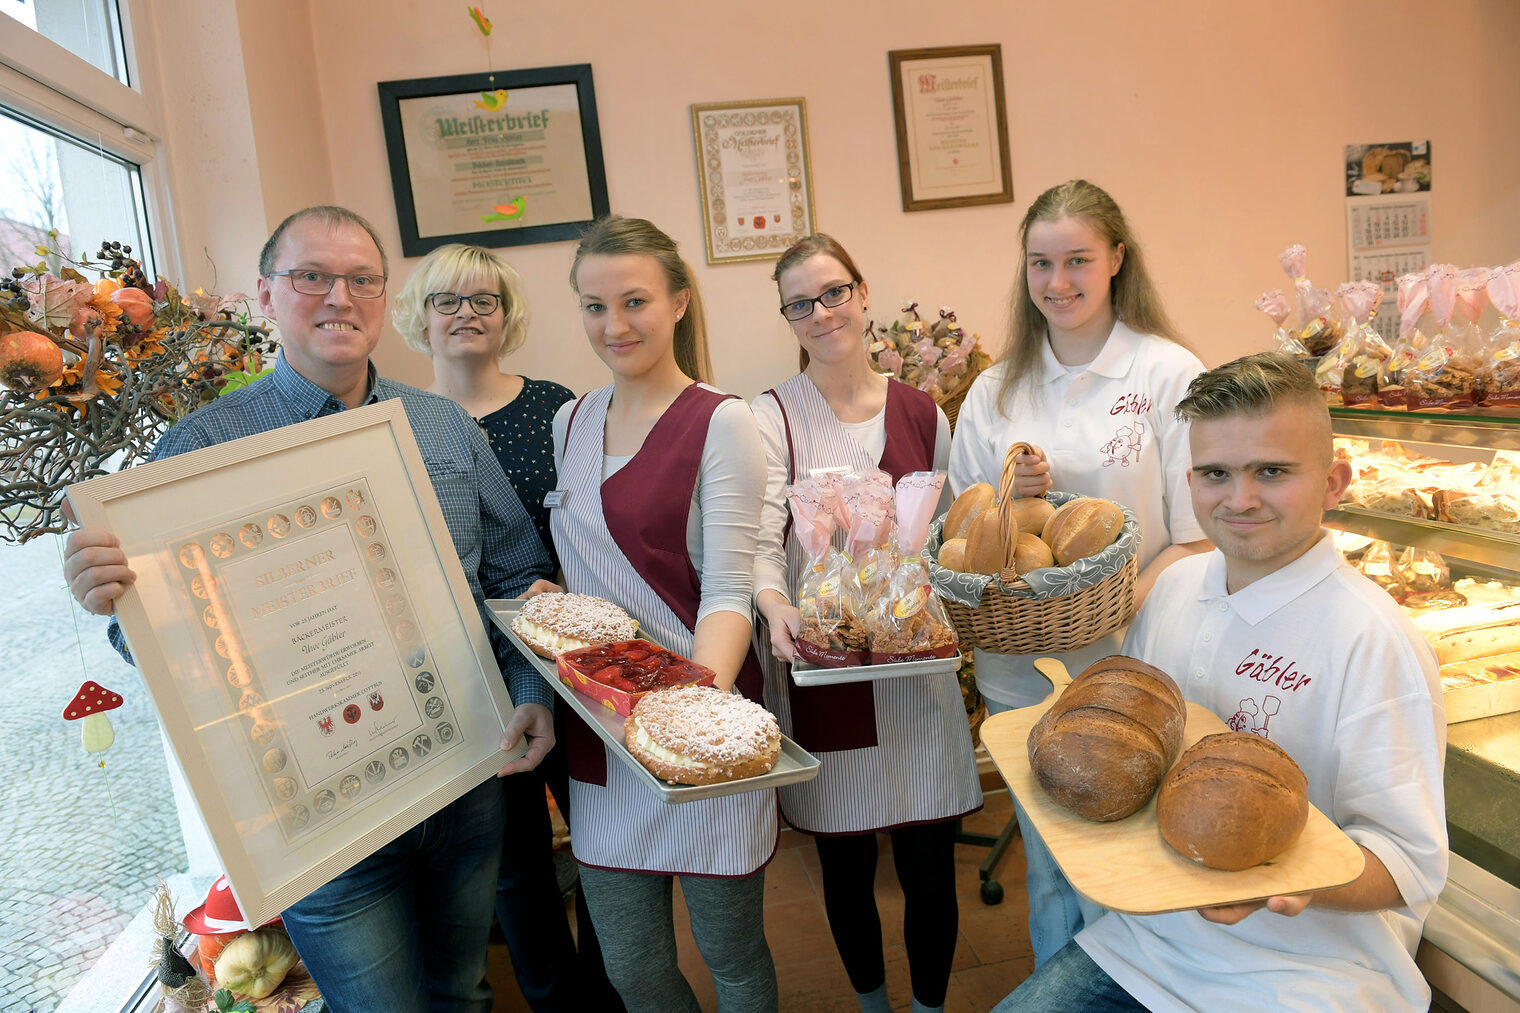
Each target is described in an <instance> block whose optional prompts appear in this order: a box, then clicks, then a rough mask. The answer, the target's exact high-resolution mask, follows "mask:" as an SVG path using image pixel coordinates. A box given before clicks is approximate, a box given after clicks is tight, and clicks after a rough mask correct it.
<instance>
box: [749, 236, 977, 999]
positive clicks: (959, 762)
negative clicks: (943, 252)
mask: <svg viewBox="0 0 1520 1013" xmlns="http://www.w3.org/2000/svg"><path fill="white" fill-rule="evenodd" d="M771 277H772V279H773V280H774V281H775V282H776V286H777V290H778V294H779V295H780V303H781V315H782V316H783V317H784V318H785V319H786V321H787V322H788V323H789V324H790V325H791V328H792V333H793V334H795V335H796V337H797V342H798V344H799V346H800V348H801V356H800V358H801V363H802V367H803V368H802V372H800V373H798V374H797V375H796V376H794V377H792V378H791V379H789V380H786V381H785V382H783V383H780V384H778V385H777V386H776V387H775V388H774V389H773V390H769V391H766V392H765V393H764V394H762V395H760V396H759V397H758V398H756V399H755V403H754V412H755V423H756V425H757V426H758V427H759V429H760V436H761V440H762V441H763V442H764V444H765V450H766V471H767V477H766V488H765V503H764V506H763V508H762V512H761V517H760V543H759V545H758V547H757V549H756V552H755V606H756V609H757V610H758V611H759V612H760V614H761V615H762V616H764V617H765V619H766V621H767V623H768V624H769V630H770V636H769V639H768V640H766V639H765V638H764V637H763V636H757V637H756V641H757V643H756V647H757V649H758V651H759V654H760V656H761V663H762V666H763V667H764V669H765V703H766V706H767V707H769V708H770V709H771V711H773V712H774V713H775V715H776V717H777V720H778V721H779V722H780V724H781V728H782V731H784V732H786V733H787V734H788V735H790V736H792V737H793V738H794V739H796V740H797V742H798V744H800V745H801V746H802V747H803V748H804V749H807V750H809V751H810V752H812V753H813V754H814V755H816V756H817V757H818V758H819V760H820V761H821V765H820V767H819V771H818V776H817V777H816V778H814V779H813V780H811V781H806V782H803V783H801V784H795V785H788V786H786V787H783V788H781V789H779V792H778V793H779V795H780V797H781V812H782V814H783V815H784V816H785V817H786V821H787V823H788V824H789V825H790V826H792V827H793V828H794V829H796V830H800V831H802V832H803V833H807V834H811V835H812V836H813V839H814V843H815V844H816V846H817V848H818V859H819V864H820V866H821V868H822V872H823V901H824V909H825V910H826V912H827V913H828V919H829V928H830V930H831V931H832V932H833V934H834V942H835V945H836V946H837V947H838V948H839V955H840V958H841V959H842V960H843V961H844V966H845V971H846V972H847V973H848V974H849V977H850V984H851V985H852V986H853V987H854V989H855V992H856V994H857V997H858V1000H859V1002H860V1008H861V1009H862V1010H864V1011H867V1013H874V1011H882V1013H885V1011H886V1010H888V1009H890V1008H891V1006H890V1005H889V1003H888V1000H887V994H886V988H887V986H886V964H885V958H884V956H883V950H882V932H881V918H880V916H879V915H878V914H877V910H876V899H875V894H874V892H873V891H874V885H875V878H876V859H877V840H876V835H877V834H878V833H885V834H888V835H889V836H890V837H891V840H892V861H893V864H894V865H895V866H896V870H897V879H898V882H899V883H900V884H901V885H902V890H903V898H904V910H903V942H904V944H905V945H906V948H907V951H908V969H909V973H910V976H911V979H912V983H913V1009H914V1010H936V1009H940V1008H943V1006H944V1002H945V989H946V986H947V985H948V984H949V981H950V962H951V959H952V957H953V956H954V954H955V940H956V932H957V927H958V921H959V908H958V905H957V903H956V896H955V825H956V822H955V821H956V820H957V819H958V818H959V817H961V816H964V815H967V814H968V813H971V812H974V811H975V810H977V809H979V808H981V804H982V792H981V787H980V784H979V782H978V779H977V773H976V761H975V758H974V756H973V754H972V746H971V735H970V730H969V728H968V727H967V724H966V711H965V707H964V705H963V704H962V702H961V693H960V687H959V685H958V683H957V682H956V679H955V676H954V675H953V674H948V673H946V674H942V675H933V676H920V677H916V678H910V679H887V680H877V681H872V682H856V683H846V684H840V685H833V686H815V687H800V686H796V685H793V684H792V681H791V661H792V659H793V651H794V646H793V645H794V638H795V637H796V635H797V632H798V629H799V626H800V615H799V613H798V611H797V608H796V602H795V598H794V596H795V594H796V591H797V587H798V584H799V583H800V581H801V578H802V574H803V572H804V570H805V568H806V566H807V560H806V559H805V554H804V553H803V551H802V547H801V545H800V544H799V540H798V539H797V538H795V537H788V535H789V531H788V528H787V524H786V521H787V502H786V486H787V484H788V483H789V482H794V481H797V480H798V479H801V478H806V477H807V476H808V475H809V474H811V473H812V472H814V471H816V470H820V469H840V468H842V469H845V470H849V471H866V470H870V469H876V468H879V469H881V470H882V471H885V472H887V473H888V474H889V475H891V476H892V478H893V480H894V481H896V480H897V479H898V478H900V477H902V476H903V475H904V474H907V473H909V472H914V471H928V470H933V469H939V470H943V469H944V468H945V466H946V463H947V461H948V460H949V456H950V424H949V423H948V422H947V421H946V419H945V414H944V412H942V411H941V410H940V409H939V406H938V405H936V404H935V403H934V399H933V398H931V397H930V396H929V395H928V394H925V393H924V392H923V391H920V390H917V389H916V388H914V387H911V386H909V385H908V384H905V383H900V382H898V381H896V380H892V379H889V378H888V377H886V376H883V375H881V374H880V373H877V372H876V371H875V370H874V369H873V368H872V365H871V360H870V357H869V355H868V353H867V350H866V346H865V340H864V336H863V335H864V331H865V326H866V299H867V295H868V288H867V286H866V283H865V279H864V278H863V277H862V276H861V274H860V271H859V269H858V268H857V267H856V266H855V261H854V260H853V259H852V258H851V257H850V255H849V254H848V253H847V252H845V249H844V247H843V246H841V245H840V244H839V243H838V242H837V241H836V240H834V239H833V238H831V237H829V236H826V235H821V234H820V235H812V236H808V237H806V238H804V239H802V240H801V241H799V242H798V243H797V244H795V245H794V246H792V248H791V249H789V250H787V251H786V252H785V253H783V254H782V255H781V259H780V260H778V261H777V262H776V270H775V273H774V274H772V276H771ZM843 537H844V532H836V533H835V536H834V544H835V547H836V548H838V547H840V546H841V545H842V543H843ZM760 629H762V630H763V629H764V627H763V626H762V627H760Z"/></svg>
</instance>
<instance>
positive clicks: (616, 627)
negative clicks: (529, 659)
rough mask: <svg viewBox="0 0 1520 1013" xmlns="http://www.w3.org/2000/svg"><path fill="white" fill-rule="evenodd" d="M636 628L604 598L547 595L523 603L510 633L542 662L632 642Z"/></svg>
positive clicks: (629, 618)
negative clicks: (585, 649)
mask: <svg viewBox="0 0 1520 1013" xmlns="http://www.w3.org/2000/svg"><path fill="white" fill-rule="evenodd" d="M638 631H639V624H638V622H637V621H636V620H635V619H633V618H632V617H631V616H629V615H628V613H627V612H624V611H623V610H622V609H621V608H619V607H618V606H616V605H614V604H613V603H612V602H610V601H608V600H607V599H605V598H598V597H596V596H595V595H589V594H567V593H565V592H561V591H550V592H546V593H544V594H538V595H534V596H533V597H532V598H529V599H528V600H527V601H526V602H524V603H523V607H522V610H521V611H520V612H518V613H517V618H516V619H514V620H513V622H512V632H513V633H516V634H517V636H518V637H519V639H521V640H522V642H523V643H525V644H527V645H528V647H529V648H531V649H532V651H533V653H534V654H536V655H538V656H539V657H541V658H551V659H552V658H553V657H554V656H555V655H557V654H559V653H561V652H562V651H574V650H578V649H579V648H582V647H592V646H594V645H597V644H610V643H614V642H616V641H619V640H632V639H633V638H634V636H636V635H637V634H638Z"/></svg>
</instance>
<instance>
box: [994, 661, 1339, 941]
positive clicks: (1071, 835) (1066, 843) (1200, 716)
mask: <svg viewBox="0 0 1520 1013" xmlns="http://www.w3.org/2000/svg"><path fill="white" fill-rule="evenodd" d="M1035 667H1036V668H1038V669H1039V670H1040V671H1041V672H1043V673H1045V676H1046V677H1047V678H1049V679H1050V681H1051V682H1052V683H1054V684H1055V687H1056V692H1055V694H1053V695H1052V696H1051V697H1050V698H1049V699H1047V700H1045V701H1044V702H1042V703H1039V704H1036V705H1035V706H1033V707H1023V708H1020V709H1018V710H1012V711H1005V712H1004V713H1002V714H994V715H992V716H991V717H989V718H988V719H987V720H986V721H985V722H983V724H982V742H984V743H985V744H986V746H987V752H989V753H991V754H992V759H993V760H994V761H995V762H996V763H997V767H998V771H999V772H1000V773H1001V774H1002V775H1003V780H1004V781H1006V782H1007V783H1008V787H1009V789H1010V790H1011V791H1012V792H1013V794H1014V797H1015V798H1017V799H1018V801H1019V804H1020V805H1021V806H1023V807H1024V811H1025V813H1027V814H1028V816H1029V818H1030V819H1031V820H1032V821H1033V822H1034V826H1035V829H1036V830H1037V831H1039V834H1040V836H1041V837H1042V838H1044V840H1045V844H1046V846H1048V847H1049V848H1050V852H1051V854H1052V855H1054V856H1055V860H1056V862H1057V863H1058V864H1059V865H1060V866H1061V871H1062V872H1064V873H1065V874H1066V878H1067V881H1068V882H1070V883H1071V885H1072V888H1073V889H1075V890H1076V891H1077V892H1078V893H1080V894H1081V895H1082V896H1084V897H1086V898H1087V899H1088V900H1090V901H1092V902H1093V903H1094V904H1098V905H1101V906H1102V907H1105V908H1108V909H1109V910H1111V911H1121V912H1124V913H1125V914H1137V915H1145V914H1163V913H1165V912H1168V911H1187V910H1192V909H1193V908H1199V907H1212V906H1215V905H1219V904H1238V903H1243V902H1245V901H1251V900H1260V899H1262V898H1265V897H1274V896H1277V895H1279V894H1291V893H1308V892H1310V891H1314V890H1326V889H1329V888H1331V887H1336V886H1343V885H1345V884H1346V883H1349V882H1351V881H1352V880H1354V879H1356V877H1358V876H1360V875H1361V874H1362V850H1361V848H1359V847H1358V846H1357V845H1356V843H1355V842H1353V841H1352V840H1351V838H1349V837H1347V836H1346V835H1345V834H1344V833H1342V832H1341V829H1340V828H1339V827H1337V826H1336V825H1335V824H1334V823H1331V822H1330V820H1329V819H1327V818H1326V817H1325V815H1324V814H1323V813H1321V812H1320V811H1319V810H1318V809H1316V808H1314V807H1313V806H1312V805H1311V806H1310V807H1309V822H1308V824H1307V825H1306V826H1305V827H1304V832H1303V834H1302V835H1301V836H1300V837H1299V839H1298V840H1297V841H1296V842H1294V844H1293V846H1292V847H1290V848H1289V849H1288V850H1287V851H1284V852H1283V853H1282V854H1281V855H1278V856H1277V857H1276V858H1275V859H1273V860H1272V861H1270V862H1266V863H1264V864H1262V865H1258V866H1256V867H1254V868H1250V869H1244V870H1241V871H1240V872H1226V871H1224V870H1221V869H1210V868H1206V867H1205V866H1202V865H1199V864H1198V863H1196V862H1192V861H1189V860H1188V859H1186V858H1183V857H1182V856H1181V855H1179V854H1178V853H1177V852H1175V851H1173V850H1172V848H1171V846H1170V845H1168V844H1167V843H1166V841H1164V840H1162V838H1161V831H1160V829H1159V828H1158V827H1157V825H1156V800H1155V799H1154V798H1153V799H1151V800H1150V801H1149V802H1148V803H1146V805H1145V808H1143V809H1141V810H1140V811H1139V812H1137V813H1135V814H1134V815H1133V816H1129V817H1127V818H1125V819H1122V820H1116V821H1115V822H1113V823H1094V822H1092V821H1091V820H1085V819H1083V818H1082V817H1080V816H1074V815H1073V814H1071V813H1069V812H1067V811H1066V810H1065V809H1063V808H1061V807H1060V806H1058V805H1056V804H1055V803H1054V802H1052V801H1051V800H1050V798H1049V797H1048V796H1047V795H1046V794H1045V791H1044V789H1042V788H1041V787H1040V785H1039V782H1037V781H1036V780H1035V777H1034V772H1033V771H1032V770H1030V768H1029V753H1028V747H1027V745H1026V742H1027V740H1028V738H1029V729H1031V728H1033V727H1034V723H1035V722H1036V721H1038V720H1039V719H1040V716H1041V715H1042V714H1044V713H1045V711H1047V710H1048V709H1049V708H1050V705H1051V704H1052V703H1053V702H1054V700H1055V697H1056V696H1058V695H1059V694H1060V692H1061V690H1062V689H1063V688H1065V686H1066V684H1067V683H1069V682H1071V676H1070V675H1069V674H1068V673H1067V671H1066V666H1064V665H1062V664H1061V663H1060V662H1058V661H1055V660H1054V659H1050V658H1041V659H1039V660H1037V661H1036V662H1035ZM1224 731H1229V729H1228V728H1227V727H1226V726H1225V723H1224V722H1223V721H1221V720H1220V719H1219V717H1218V716H1217V715H1215V714H1214V713H1213V712H1212V711H1210V710H1208V709H1207V708H1204V707H1201V706H1199V705H1198V704H1195V703H1189V704H1188V715H1187V726H1186V729H1185V730H1184V733H1183V748H1184V749H1186V748H1187V747H1188V746H1191V745H1192V744H1193V743H1195V742H1197V741H1198V740H1199V739H1201V738H1203V737H1204V736H1205V735H1212V734H1214V733H1215V732H1224Z"/></svg>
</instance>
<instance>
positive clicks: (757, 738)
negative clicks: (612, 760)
mask: <svg viewBox="0 0 1520 1013" xmlns="http://www.w3.org/2000/svg"><path fill="white" fill-rule="evenodd" d="M623 730H624V734H625V736H626V741H627V745H628V751H629V752H630V753H632V754H633V756H634V758H635V759H637V760H638V761H639V762H640V763H642V764H643V765H644V766H645V768H646V769H648V770H649V772H650V773H652V774H654V775H655V776H656V777H658V778H661V779H662V780H665V781H670V782H672V783H675V784H695V785H701V784H722V783H725V782H728V781H737V780H740V779H742V778H746V777H756V776H758V775H760V774H764V773H766V772H767V771H769V770H770V769H771V768H772V767H774V766H775V765H776V760H777V759H778V758H779V757H780V756H781V729H780V727H779V726H778V725H777V724H776V719H775V718H774V717H773V716H772V715H771V712H770V711H768V710H766V709H765V708H764V707H761V706H760V705H759V704H757V703H754V702H752V701H750V700H746V699H745V698H744V697H742V696H740V695H739V694H738V693H729V692H726V691H724V690H721V689H717V688H716V687H713V686H682V687H679V688H677V689H662V690H657V691H655V692H652V693H648V694H646V695H645V696H644V697H643V698H642V699H640V700H639V702H638V704H637V705H636V706H635V707H634V708H633V713H632V714H631V715H629V717H628V720H627V721H626V722H624V725H623Z"/></svg>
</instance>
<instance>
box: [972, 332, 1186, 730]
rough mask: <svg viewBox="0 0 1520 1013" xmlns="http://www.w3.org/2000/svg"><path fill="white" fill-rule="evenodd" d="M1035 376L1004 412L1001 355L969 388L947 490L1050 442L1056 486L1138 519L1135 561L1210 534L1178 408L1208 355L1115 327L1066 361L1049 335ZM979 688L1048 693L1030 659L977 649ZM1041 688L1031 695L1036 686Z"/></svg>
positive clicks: (1108, 645)
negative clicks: (1076, 360) (1194, 494)
mask: <svg viewBox="0 0 1520 1013" xmlns="http://www.w3.org/2000/svg"><path fill="white" fill-rule="evenodd" d="M1041 349H1042V351H1041V355H1042V357H1043V358H1042V363H1043V370H1042V373H1041V376H1040V379H1039V380H1038V382H1036V383H1024V384H1020V385H1019V386H1018V388H1017V389H1016V390H1015V391H1014V393H1013V396H1012V398H1011V399H1010V401H1009V405H1008V411H1007V413H1006V414H1005V413H1004V412H1001V411H999V410H998V405H997V395H998V388H999V386H1001V384H1002V381H1003V376H1004V375H1005V374H1006V372H1007V369H1008V363H1007V362H1006V361H1002V362H998V363H995V364H994V365H993V366H991V367H990V368H989V369H988V370H987V371H986V372H984V373H983V374H982V375H981V376H979V377H977V379H976V382H975V383H973V384H972V385H971V390H970V391H968V392H967V394H966V400H965V403H964V404H962V405H961V410H960V415H959V417H958V418H957V420H956V426H955V439H954V440H953V441H952V443H951V446H950V487H951V490H952V491H953V492H954V493H955V495H957V496H958V495H960V494H961V493H962V492H963V491H965V489H966V488H967V487H968V486H972V485H975V484H976V483H977V482H987V483H988V484H990V485H992V486H993V487H994V488H996V487H997V484H998V476H999V475H1000V474H1001V473H1002V470H1003V455H1004V454H1006V453H1007V452H1008V446H1009V444H1011V443H1013V442H1015V441H1016V440H1024V441H1026V442H1028V443H1032V444H1034V445H1035V446H1037V447H1040V448H1042V449H1043V450H1044V451H1045V455H1046V458H1047V459H1048V460H1049V461H1050V477H1051V481H1052V482H1053V483H1054V485H1053V488H1055V489H1058V490H1061V491H1064V492H1077V493H1082V494H1084V495H1087V496H1102V497H1104V498H1105V499H1111V500H1114V501H1115V502H1117V503H1123V504H1124V505H1125V506H1127V507H1129V509H1130V511H1131V512H1133V513H1134V515H1135V519H1136V520H1137V521H1138V522H1139V524H1140V535H1141V538H1140V558H1139V562H1140V567H1141V569H1144V568H1145V565H1146V564H1147V563H1149V562H1150V561H1151V560H1152V559H1154V558H1156V555H1157V554H1158V553H1159V552H1160V551H1161V550H1162V549H1164V548H1166V547H1167V546H1168V545H1171V544H1173V543H1175V542H1192V541H1197V540H1198V539H1200V538H1202V537H1203V530H1202V529H1201V528H1199V527H1198V521H1197V520H1196V519H1195V518H1194V517H1193V502H1192V499H1191V497H1190V495H1189V493H1188V485H1187V476H1188V471H1189V469H1191V468H1192V454H1191V452H1190V450H1189V447H1188V427H1187V425H1186V424H1185V423H1181V422H1178V421H1177V420H1176V418H1175V417H1174V416H1173V414H1172V411H1173V409H1175V408H1176V407H1177V402H1178V401H1180V400H1182V398H1183V396H1184V395H1185V394H1186V393H1187V386H1188V383H1189V382H1191V381H1192V379H1193V377H1195V376H1197V375H1198V374H1199V373H1201V372H1203V363H1201V362H1199V361H1198V357H1197V356H1196V355H1194V354H1193V353H1192V352H1189V351H1188V350H1187V349H1186V348H1183V347H1182V346H1181V345H1178V344H1176V343H1174V342H1171V341H1167V340H1166V339H1164V338H1158V337H1155V336H1154V335H1150V334H1137V333H1135V332H1134V331H1132V330H1130V328H1129V327H1127V326H1125V324H1124V323H1123V321H1119V322H1116V323H1115V324H1114V329H1113V331H1112V332H1111V333H1110V334H1109V336H1108V341H1106V342H1105V343H1104V345H1103V350H1102V351H1101V352H1099V353H1098V357H1097V358H1095V359H1094V360H1093V361H1092V362H1089V363H1087V364H1086V365H1085V366H1077V367H1074V368H1073V367H1068V366H1064V365H1062V364H1061V362H1060V361H1059V360H1057V359H1056V357H1055V353H1053V352H1052V351H1051V349H1050V342H1049V341H1046V342H1044V343H1043V344H1042V345H1041ZM1117 649H1118V639H1117V636H1115V637H1113V638H1104V639H1102V640H1100V641H1098V643H1096V644H1093V645H1091V646H1089V647H1087V648H1083V649H1082V650H1079V651H1074V652H1071V653H1070V654H1069V655H1065V656H1063V660H1064V661H1066V663H1067V666H1068V667H1069V668H1071V670H1072V673H1073V674H1075V673H1076V672H1078V671H1080V670H1081V669H1082V668H1083V667H1085V666H1086V665H1087V664H1088V663H1090V662H1092V661H1095V660H1097V659H1098V658H1101V657H1103V656H1105V655H1108V654H1112V653H1114V651H1115V650H1117ZM976 677H977V686H978V688H979V689H981V691H982V693H983V694H984V695H985V696H988V697H990V698H991V699H993V700H996V701H998V702H1000V703H1004V704H1013V705H1016V706H1021V705H1023V704H1026V703H1032V702H1036V701H1037V700H1038V698H1039V696H1042V695H1044V693H1046V692H1049V689H1050V687H1049V684H1048V683H1046V682H1045V679H1044V676H1041V675H1039V674H1038V673H1037V672H1035V670H1034V662H1033V659H1032V658H1030V657H1023V656H1012V655H996V654H991V653H989V652H986V651H982V650H978V651H977V652H976ZM1031 686H1035V687H1039V688H1038V689H1037V690H1036V691H1035V692H1034V694H1033V699H1030V695H1031V690H1030V687H1031Z"/></svg>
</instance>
